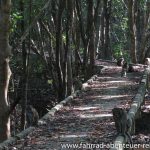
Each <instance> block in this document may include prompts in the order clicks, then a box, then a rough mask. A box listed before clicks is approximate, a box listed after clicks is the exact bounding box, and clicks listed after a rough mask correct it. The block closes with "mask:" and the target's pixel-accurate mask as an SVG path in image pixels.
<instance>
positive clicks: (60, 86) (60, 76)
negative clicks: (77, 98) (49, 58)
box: [56, 0, 65, 100]
mask: <svg viewBox="0 0 150 150" xmlns="http://www.w3.org/2000/svg"><path fill="white" fill-rule="evenodd" d="M63 11H64V0H60V1H59V10H58V14H57V24H56V69H57V77H58V82H59V83H58V99H59V100H61V99H63V98H64V97H65V95H64V91H63V74H62V67H61V63H60V62H61V60H60V50H61V49H60V48H61V43H62V37H61V28H62V14H63Z"/></svg>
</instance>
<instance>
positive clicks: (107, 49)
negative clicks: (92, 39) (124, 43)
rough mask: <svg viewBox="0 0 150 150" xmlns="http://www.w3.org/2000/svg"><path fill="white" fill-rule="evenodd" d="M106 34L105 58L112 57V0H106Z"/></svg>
mask: <svg viewBox="0 0 150 150" xmlns="http://www.w3.org/2000/svg"><path fill="white" fill-rule="evenodd" d="M104 5H105V7H106V8H105V16H104V17H105V35H104V41H105V44H104V51H105V59H109V60H110V59H111V54H112V52H111V48H110V15H111V0H105V3H104Z"/></svg>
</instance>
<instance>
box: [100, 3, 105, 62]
mask: <svg viewBox="0 0 150 150" xmlns="http://www.w3.org/2000/svg"><path fill="white" fill-rule="evenodd" d="M105 11H106V10H105V7H104V0H103V3H102V13H101V19H100V20H101V25H100V31H101V34H100V54H99V58H102V59H104V57H105V54H104V53H105V51H104V35H105V34H104V31H105V28H104V25H105V22H104V14H105Z"/></svg>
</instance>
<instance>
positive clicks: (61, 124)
mask: <svg viewBox="0 0 150 150" xmlns="http://www.w3.org/2000/svg"><path fill="white" fill-rule="evenodd" d="M96 63H97V65H104V66H105V67H106V68H105V69H104V70H103V71H102V73H101V74H100V75H98V76H97V77H96V79H95V81H94V82H93V83H89V85H88V86H89V88H88V90H87V91H84V92H82V93H81V94H80V95H79V96H78V97H76V98H75V99H73V100H72V101H69V102H68V103H67V104H65V106H64V107H63V108H62V109H60V110H59V111H57V112H56V114H55V115H54V117H51V116H50V117H49V118H48V119H47V120H46V123H45V124H44V125H39V127H37V128H36V129H35V130H34V131H33V132H32V133H30V134H29V135H28V136H27V137H25V138H24V139H21V140H18V141H17V143H16V144H15V145H12V146H11V145H10V147H8V149H10V150H12V149H19V150H40V149H42V150H67V149H71V150H74V149H75V150H76V149H81V150H84V149H85V150H91V149H95V150H96V145H97V144H101V146H106V144H111V143H113V140H114V139H115V137H116V134H117V132H116V129H115V124H114V120H113V117H112V109H113V108H114V107H123V108H126V109H128V108H129V107H130V104H131V103H132V99H133V98H134V96H135V94H136V93H137V90H138V87H139V83H140V80H141V77H142V71H139V72H132V73H127V77H126V78H123V77H121V73H120V72H121V67H117V66H116V64H115V63H110V62H102V61H98V62H96ZM148 99H149V96H148V95H147V99H146V100H147V101H146V104H147V105H148ZM142 109H143V110H144V111H145V110H147V112H148V111H149V107H147V106H143V107H142ZM147 114H148V113H147ZM147 114H146V115H147ZM145 119H146V118H145ZM146 120H147V119H146ZM137 125H138V129H137V130H136V133H137V134H136V135H135V136H133V137H132V138H133V141H134V143H142V144H143V143H149V142H150V132H148V131H149V127H148V126H146V123H145V124H144V123H143V122H142V124H141V120H138V121H137ZM143 127H144V128H145V130H143ZM69 144H70V145H69ZM73 144H74V145H73ZM90 144H95V148H91V146H92V145H90ZM93 146H94V145H93ZM97 146H98V145H97ZM69 147H70V148H69ZM98 149H100V148H98ZM102 149H103V150H105V149H109V148H106V147H103V148H102Z"/></svg>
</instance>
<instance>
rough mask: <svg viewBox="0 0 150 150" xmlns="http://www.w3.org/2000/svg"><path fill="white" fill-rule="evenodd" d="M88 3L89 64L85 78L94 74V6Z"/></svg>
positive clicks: (91, 0) (91, 2)
mask: <svg viewBox="0 0 150 150" xmlns="http://www.w3.org/2000/svg"><path fill="white" fill-rule="evenodd" d="M87 2H88V24H89V25H88V34H87V35H88V38H89V45H88V51H89V56H90V64H89V67H88V68H87V78H89V77H91V76H92V75H93V73H94V70H93V69H94V64H95V52H96V51H95V47H94V45H95V43H94V41H95V28H94V5H93V0H87Z"/></svg>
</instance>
